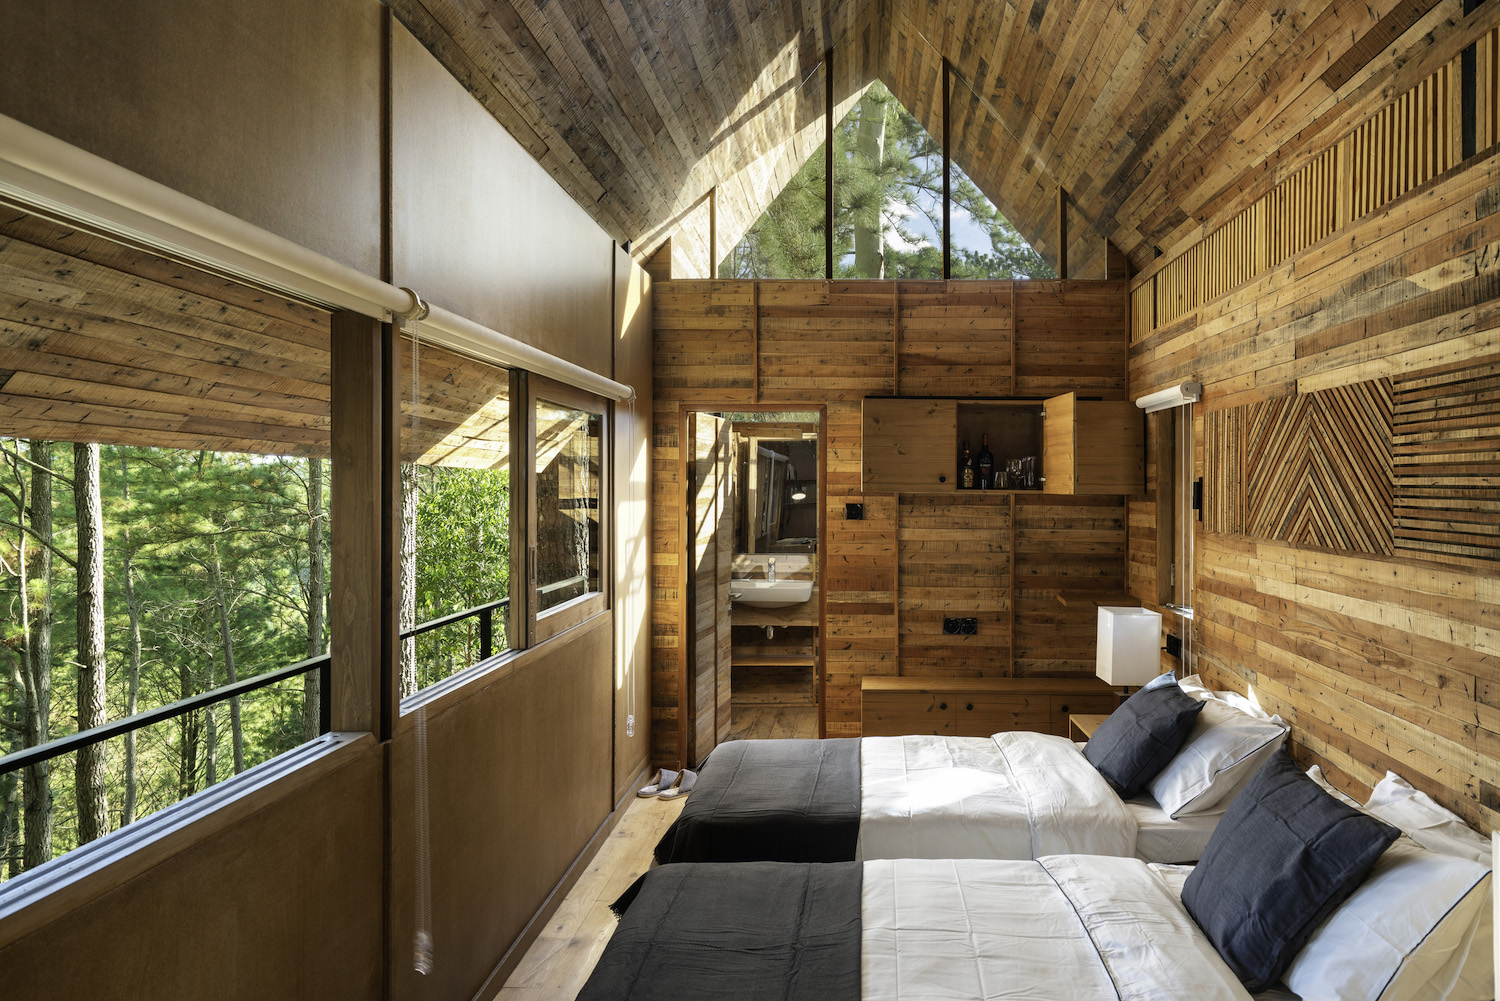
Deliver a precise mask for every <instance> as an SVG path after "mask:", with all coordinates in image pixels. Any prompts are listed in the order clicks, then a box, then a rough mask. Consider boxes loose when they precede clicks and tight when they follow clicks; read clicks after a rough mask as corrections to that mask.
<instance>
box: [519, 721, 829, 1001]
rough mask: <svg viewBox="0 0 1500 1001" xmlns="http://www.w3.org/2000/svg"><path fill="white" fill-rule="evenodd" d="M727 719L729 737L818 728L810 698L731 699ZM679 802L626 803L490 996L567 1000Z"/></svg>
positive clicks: (810, 733) (805, 733)
mask: <svg viewBox="0 0 1500 1001" xmlns="http://www.w3.org/2000/svg"><path fill="white" fill-rule="evenodd" d="M733 720H734V722H733V729H732V730H731V731H730V738H731V739H733V740H743V739H750V738H780V737H816V736H817V735H818V709H817V707H816V706H735V707H734V710H733ZM684 802H686V800H685V799H677V800H673V801H672V802H665V801H663V800H659V799H657V798H656V797H655V796H652V797H650V798H647V799H637V800H635V801H633V802H632V803H631V804H630V805H629V806H628V807H627V808H626V810H625V816H624V817H622V818H621V819H620V823H619V825H618V826H617V827H616V828H615V829H614V831H612V832H611V833H610V835H609V837H608V838H607V839H605V842H604V846H603V847H602V848H600V849H599V854H598V855H596V856H594V861H593V862H592V863H591V864H590V865H589V867H588V870H587V871H585V872H584V874H583V875H582V876H581V877H579V880H578V882H577V884H576V885H574V887H573V889H572V890H571V891H570V892H569V893H568V895H567V897H566V898H565V899H564V900H563V902H562V906H561V907H559V908H558V909H557V913H556V914H554V915H553V916H552V920H551V921H549V922H548V923H547V930H546V931H544V932H542V934H541V935H540V936H539V937H538V938H537V940H536V941H535V942H534V943H532V946H531V948H530V949H528V950H527V951H526V955H525V957H524V958H523V959H522V960H521V964H520V965H519V966H517V967H516V971H515V972H514V973H512V974H511V976H510V979H509V980H507V981H506V982H505V986H504V987H502V988H500V992H499V993H498V994H496V995H495V998H494V1001H572V999H573V997H574V996H575V995H577V993H578V991H579V990H580V989H581V988H582V987H583V982H584V981H585V980H587V979H588V977H589V973H590V971H592V970H593V968H594V963H596V962H597V961H598V959H599V953H600V952H602V951H603V950H604V943H605V942H607V941H609V936H610V934H611V933H612V932H613V931H614V930H615V916H614V915H613V914H611V913H610V910H609V905H610V902H611V901H613V900H614V899H615V898H616V897H618V896H619V895H620V894H621V893H623V892H624V891H625V889H626V887H628V886H630V884H631V883H633V882H635V880H636V877H638V876H640V874H641V873H643V872H645V871H646V870H647V869H648V868H650V867H651V850H652V849H653V848H655V847H656V842H657V841H659V840H660V839H661V836H662V832H664V831H665V830H666V829H667V827H668V825H670V824H671V823H672V821H674V820H676V819H677V815H678V814H679V813H681V812H682V805H683V803H684Z"/></svg>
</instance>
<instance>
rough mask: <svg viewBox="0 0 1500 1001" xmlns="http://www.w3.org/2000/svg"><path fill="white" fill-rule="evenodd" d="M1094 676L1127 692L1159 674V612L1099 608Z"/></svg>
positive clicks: (1143, 609) (1104, 606)
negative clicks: (1097, 646)
mask: <svg viewBox="0 0 1500 1001" xmlns="http://www.w3.org/2000/svg"><path fill="white" fill-rule="evenodd" d="M1094 673H1095V674H1097V675H1098V676H1099V678H1100V679H1101V680H1102V681H1103V682H1104V683H1105V684H1106V685H1111V686H1119V687H1123V688H1125V689H1127V690H1128V689H1129V688H1130V686H1131V685H1136V686H1140V685H1144V684H1145V683H1146V682H1148V681H1150V680H1151V679H1153V678H1155V677H1156V676H1157V675H1159V674H1161V613H1160V612H1153V611H1151V610H1150V609H1146V608H1121V607H1119V606H1115V605H1100V606H1099V648H1098V651H1097V653H1096V654H1095V659H1094Z"/></svg>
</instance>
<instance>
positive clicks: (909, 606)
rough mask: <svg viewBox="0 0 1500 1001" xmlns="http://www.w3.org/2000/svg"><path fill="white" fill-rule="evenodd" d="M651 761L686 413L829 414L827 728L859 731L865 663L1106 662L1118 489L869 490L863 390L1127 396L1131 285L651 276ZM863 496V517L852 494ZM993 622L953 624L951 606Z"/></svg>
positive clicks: (948, 670)
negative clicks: (851, 508)
mask: <svg viewBox="0 0 1500 1001" xmlns="http://www.w3.org/2000/svg"><path fill="white" fill-rule="evenodd" d="M654 296H655V302H654V306H655V314H654V316H655V327H656V339H655V350H656V364H655V369H654V377H655V382H654V384H655V388H656V400H655V431H654V437H653V448H652V455H653V473H654V476H655V481H654V482H655V493H654V497H655V506H654V530H653V550H652V553H653V555H652V560H653V573H654V580H653V587H654V594H655V599H656V600H655V604H654V605H653V619H652V672H653V673H652V689H651V690H652V707H653V708H652V711H653V729H652V742H653V748H654V752H653V758H654V760H655V761H656V762H657V763H661V764H667V763H671V762H672V761H675V760H677V759H678V757H679V755H680V754H681V753H682V751H681V741H682V737H683V733H682V731H681V730H680V721H681V719H682V718H683V717H682V715H681V705H680V696H681V692H682V687H681V680H682V677H683V672H684V670H685V661H684V658H685V657H686V656H687V655H688V652H687V651H688V643H687V642H685V639H686V638H687V637H688V636H689V634H688V633H687V631H686V624H685V590H684V587H685V583H686V574H687V571H688V568H687V567H686V566H685V565H684V563H683V554H684V553H685V552H686V551H687V550H686V547H685V545H684V539H685V532H686V530H687V525H688V518H687V512H686V511H685V510H684V508H685V501H686V497H687V489H686V484H685V483H684V482H683V480H682V474H683V469H684V463H683V459H684V456H683V455H682V453H681V451H680V444H681V443H680V440H679V434H680V428H681V427H682V413H683V411H684V410H690V409H707V410H721V409H736V408H743V407H748V406H755V405H769V406H778V407H784V408H786V409H811V408H822V412H823V421H824V422H823V430H822V434H821V440H820V446H821V447H822V448H823V449H824V451H825V462H826V469H827V472H826V483H825V484H824V491H823V494H822V497H823V504H822V507H821V517H822V519H823V525H822V529H823V552H822V553H821V554H820V555H821V562H822V571H821V572H822V579H821V582H820V588H819V590H820V592H821V599H820V600H821V601H822V603H823V605H822V612H823V617H822V631H821V637H820V645H821V650H822V658H823V671H824V674H825V678H826V689H825V693H824V697H825V699H826V704H825V720H826V731H827V734H828V736H853V735H857V734H858V732H859V684H860V680H861V679H862V678H863V677H865V676H867V675H898V674H912V675H960V676H986V675H994V676H1006V675H1010V674H1012V673H1015V674H1027V673H1038V672H1044V671H1045V672H1064V673H1073V672H1079V673H1086V672H1091V671H1092V670H1093V642H1092V638H1093V630H1094V619H1093V615H1092V613H1093V609H1092V607H1089V608H1086V609H1083V608H1079V607H1076V606H1075V607H1073V608H1067V607H1064V606H1062V605H1061V604H1059V603H1058V602H1057V597H1056V595H1057V591H1058V590H1059V589H1067V590H1097V591H1102V592H1109V591H1119V590H1122V589H1123V587H1124V582H1125V573H1126V568H1125V565H1126V538H1125V517H1126V508H1125V505H1124V502H1123V501H1122V499H1121V498H1118V497H1077V498H1071V497H1050V496H1049V497H1043V496H1042V495H1040V494H1037V495H1003V494H993V495H989V496H975V495H964V496H962V497H957V496H954V497H934V496H925V495H893V494H865V493H863V492H862V490H861V486H860V472H861V436H862V433H863V431H862V428H863V424H862V420H861V404H862V401H863V399H864V397H866V396H878V395H885V396H890V395H901V396H937V395H945V396H970V397H986V396H1000V397H1027V398H1038V399H1041V398H1046V397H1048V396H1054V395H1057V394H1060V393H1065V392H1069V391H1075V390H1076V391H1078V392H1079V393H1082V394H1084V395H1088V396H1098V397H1103V398H1106V399H1123V398H1124V394H1125V371H1126V352H1127V348H1128V343H1127V341H1128V332H1127V329H1126V311H1127V302H1126V285H1125V283H1124V282H1118V281H1117V282H953V283H947V284H945V283H942V282H885V281H865V282H832V283H830V282H715V281H666V282H660V283H658V284H657V285H656V286H655V289H654ZM851 503H857V504H863V517H862V518H860V519H858V520H854V519H850V518H848V517H846V505H847V504H851ZM945 614H947V615H977V616H979V617H980V618H981V625H980V631H979V632H978V633H977V634H975V635H972V636H945V635H943V633H942V618H943V616H944V615H945Z"/></svg>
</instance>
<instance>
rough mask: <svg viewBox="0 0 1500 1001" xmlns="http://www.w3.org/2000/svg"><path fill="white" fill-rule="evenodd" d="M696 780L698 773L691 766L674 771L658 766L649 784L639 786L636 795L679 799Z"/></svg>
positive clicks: (690, 790) (689, 790)
mask: <svg viewBox="0 0 1500 1001" xmlns="http://www.w3.org/2000/svg"><path fill="white" fill-rule="evenodd" d="M697 781H698V773H697V772H695V771H693V770H692V769H691V768H684V769H683V770H682V771H680V772H674V771H673V770H672V769H670V768H659V769H657V771H656V774H655V775H654V776H652V778H651V783H650V784H649V785H644V786H641V789H640V791H639V792H637V793H636V795H637V796H643V797H644V796H655V797H656V798H657V799H680V798H681V797H683V796H686V795H687V794H688V793H690V792H692V790H693V785H694V784H695V783H696V782H697Z"/></svg>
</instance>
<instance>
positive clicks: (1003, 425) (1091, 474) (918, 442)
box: [862, 393, 1146, 494]
mask: <svg viewBox="0 0 1500 1001" xmlns="http://www.w3.org/2000/svg"><path fill="white" fill-rule="evenodd" d="M1144 427H1145V424H1144V418H1143V416H1142V415H1141V412H1140V411H1139V410H1138V409H1137V408H1136V407H1135V405H1134V404H1132V403H1130V402H1129V401H1125V400H1080V399H1078V396H1077V394H1076V393H1067V394H1065V395H1063V396H1056V397H1053V398H1052V399H1049V400H1046V401H1038V400H954V399H898V398H892V397H866V398H865V400H864V439H863V455H862V469H863V477H862V486H863V489H864V490H865V492H866V493H953V492H956V491H957V490H958V489H959V476H960V469H959V466H960V461H961V459H960V457H961V455H962V453H963V449H964V445H965V443H966V442H967V444H968V447H969V449H970V451H971V452H972V453H973V454H974V455H976V456H977V455H978V453H979V450H980V442H981V439H982V436H983V435H985V434H988V435H989V436H990V452H991V453H992V454H993V455H994V457H995V463H996V467H997V468H1002V467H1003V466H1004V464H1005V463H1007V462H1008V461H1009V460H1011V459H1019V458H1023V457H1026V456H1036V457H1037V462H1038V469H1037V477H1038V479H1037V484H1036V487H1034V488H1031V489H1021V490H995V491H991V492H992V493H999V494H1009V493H1018V492H1021V493H1033V492H1038V491H1040V492H1044V493H1058V494H1139V493H1143V492H1144V491H1145V487H1146V456H1145V441H1144Z"/></svg>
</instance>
